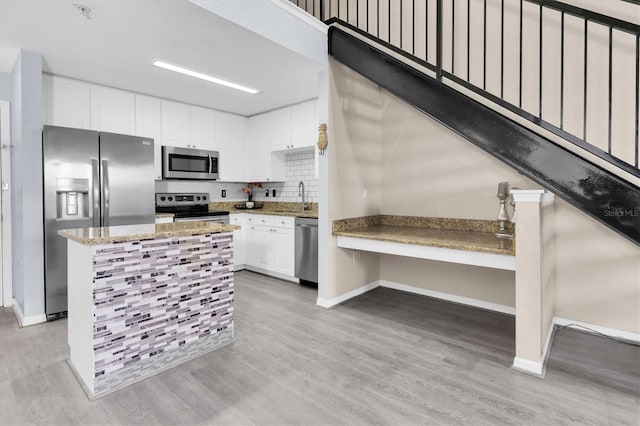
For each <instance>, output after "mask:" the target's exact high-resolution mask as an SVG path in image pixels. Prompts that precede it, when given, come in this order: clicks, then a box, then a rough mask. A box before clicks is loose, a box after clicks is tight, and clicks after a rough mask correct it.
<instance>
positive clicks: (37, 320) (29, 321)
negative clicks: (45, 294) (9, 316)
mask: <svg viewBox="0 0 640 426" xmlns="http://www.w3.org/2000/svg"><path fill="white" fill-rule="evenodd" d="M11 308H12V309H13V314H14V315H15V316H16V319H17V320H18V325H19V326H20V328H22V327H28V326H30V325H36V324H41V323H43V322H47V316H46V315H45V314H40V315H31V316H28V317H26V316H24V313H22V309H20V305H19V304H18V301H17V300H16V299H13V303H12V304H11Z"/></svg>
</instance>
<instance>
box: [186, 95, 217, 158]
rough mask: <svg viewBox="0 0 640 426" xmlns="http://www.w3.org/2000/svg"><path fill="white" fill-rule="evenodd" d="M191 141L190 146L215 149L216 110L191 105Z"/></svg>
mask: <svg viewBox="0 0 640 426" xmlns="http://www.w3.org/2000/svg"><path fill="white" fill-rule="evenodd" d="M189 108H190V123H191V138H190V139H191V142H190V144H189V145H187V146H188V147H190V148H199V149H207V150H215V149H216V143H215V111H214V110H212V109H208V108H202V107H197V106H193V105H192V106H190V107H189Z"/></svg>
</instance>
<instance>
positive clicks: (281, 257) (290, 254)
mask: <svg viewBox="0 0 640 426" xmlns="http://www.w3.org/2000/svg"><path fill="white" fill-rule="evenodd" d="M274 231H275V232H274V234H275V238H274V240H275V241H274V246H275V250H274V255H275V259H274V270H275V271H276V272H279V273H281V274H284V275H289V276H293V274H294V273H295V272H294V263H295V258H294V256H295V234H294V230H293V229H285V228H276V229H275V230H274Z"/></svg>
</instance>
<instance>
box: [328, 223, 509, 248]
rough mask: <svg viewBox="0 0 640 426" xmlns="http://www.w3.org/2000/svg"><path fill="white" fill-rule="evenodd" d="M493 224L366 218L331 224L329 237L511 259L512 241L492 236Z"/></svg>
mask: <svg viewBox="0 0 640 426" xmlns="http://www.w3.org/2000/svg"><path fill="white" fill-rule="evenodd" d="M496 226H497V224H496V223H495V222H493V221H483V220H467V219H447V218H427V217H415V216H385V215H379V216H366V217H358V218H352V219H342V220H336V221H334V222H333V235H336V236H343V237H353V238H364V239H369V240H378V241H387V242H393V243H402V244H415V245H422V246H431V247H440V248H449V249H455V250H466V251H475V252H484V253H494V254H504V255H508V256H515V244H514V241H513V240H512V239H502V238H498V237H496V236H495V235H494V232H495V230H496V229H497V228H496Z"/></svg>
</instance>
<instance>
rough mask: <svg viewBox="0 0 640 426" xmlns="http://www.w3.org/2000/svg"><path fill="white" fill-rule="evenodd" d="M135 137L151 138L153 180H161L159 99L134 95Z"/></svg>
mask: <svg viewBox="0 0 640 426" xmlns="http://www.w3.org/2000/svg"><path fill="white" fill-rule="evenodd" d="M136 136H144V137H147V138H153V152H154V165H155V178H156V179H162V107H161V105H160V99H158V98H153V97H151V96H144V95H136Z"/></svg>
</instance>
